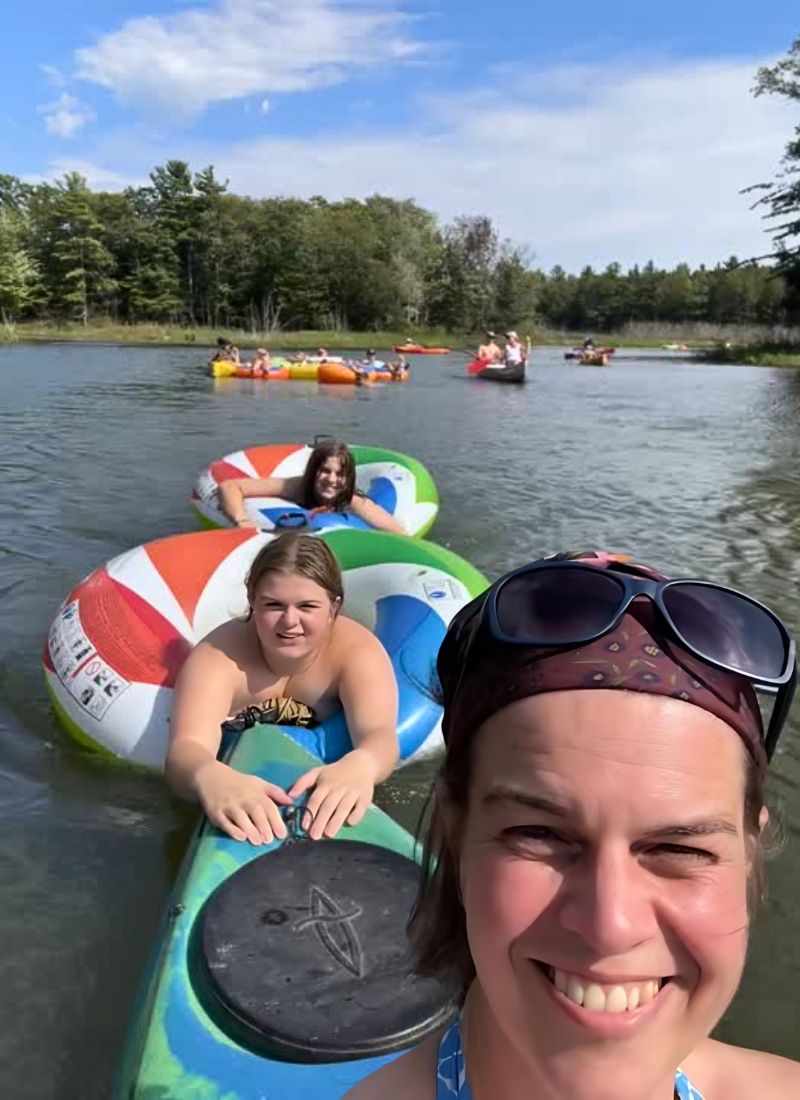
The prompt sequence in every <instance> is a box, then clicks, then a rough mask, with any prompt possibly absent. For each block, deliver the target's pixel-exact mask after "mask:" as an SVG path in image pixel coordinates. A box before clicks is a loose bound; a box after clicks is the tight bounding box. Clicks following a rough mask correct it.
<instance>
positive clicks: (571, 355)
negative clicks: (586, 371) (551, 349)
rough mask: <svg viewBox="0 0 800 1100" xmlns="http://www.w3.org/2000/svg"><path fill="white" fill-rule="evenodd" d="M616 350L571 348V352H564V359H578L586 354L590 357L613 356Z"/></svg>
mask: <svg viewBox="0 0 800 1100" xmlns="http://www.w3.org/2000/svg"><path fill="white" fill-rule="evenodd" d="M616 350H617V349H616V348H573V349H572V351H565V352H564V358H565V359H580V357H581V356H582V355H584V354H585V353H586V352H588V353H589V354H591V355H613V354H614V352H615V351H616Z"/></svg>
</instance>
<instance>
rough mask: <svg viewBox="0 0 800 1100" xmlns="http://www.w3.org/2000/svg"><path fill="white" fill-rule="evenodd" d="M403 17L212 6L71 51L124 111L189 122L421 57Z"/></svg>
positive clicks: (388, 10)
mask: <svg viewBox="0 0 800 1100" xmlns="http://www.w3.org/2000/svg"><path fill="white" fill-rule="evenodd" d="M408 24H409V17H408V16H406V15H404V14H403V13H402V12H400V11H397V10H395V9H393V8H392V7H391V6H390V5H389V4H388V3H383V2H381V0H372V2H369V0H356V2H352V3H347V4H342V3H335V2H334V0H288V2H287V0H217V2H216V3H213V4H211V5H210V6H208V7H193V8H191V9H189V10H187V11H182V12H179V13H177V14H174V15H169V16H164V17H161V18H159V17H156V16H148V17H145V18H140V19H131V20H129V21H128V22H127V23H124V24H123V25H122V27H120V29H119V30H116V31H113V32H111V33H110V34H106V35H104V36H102V37H101V38H99V39H98V41H97V42H96V43H95V44H94V45H92V46H88V47H85V48H83V49H80V50H78V51H77V53H76V58H77V62H78V76H80V77H82V78H83V79H84V80H88V81H92V82H93V83H95V84H99V85H101V86H103V87H105V88H109V89H111V90H112V91H113V92H115V94H116V95H117V96H118V97H119V99H120V100H122V101H123V102H125V103H127V104H131V105H136V106H144V107H151V108H152V107H157V108H158V109H159V110H161V111H166V112H168V113H169V114H170V115H172V117H174V118H179V119H188V118H191V117H193V116H195V115H197V114H199V113H201V112H202V111H203V110H204V109H205V108H206V107H207V106H208V104H210V103H214V102H220V101H226V100H233V99H239V98H241V97H244V96H248V95H257V94H260V93H264V92H271V93H285V92H298V91H307V90H309V89H312V88H319V87H324V86H326V85H328V84H332V83H336V82H338V81H341V80H343V79H345V77H346V76H347V73H348V71H349V70H352V69H354V68H358V69H364V68H369V67H372V66H375V65H380V64H382V63H386V62H387V61H391V60H402V59H407V58H411V57H413V56H416V55H418V54H419V53H420V52H421V50H422V46H421V44H420V43H418V42H415V41H413V40H412V39H410V38H409V37H407V36H406V33H405V32H406V28H407V26H408Z"/></svg>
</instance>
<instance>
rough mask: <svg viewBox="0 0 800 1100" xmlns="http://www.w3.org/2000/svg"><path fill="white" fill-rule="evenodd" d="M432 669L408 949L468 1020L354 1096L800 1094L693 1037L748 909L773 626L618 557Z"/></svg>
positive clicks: (485, 623) (538, 578)
mask: <svg viewBox="0 0 800 1100" xmlns="http://www.w3.org/2000/svg"><path fill="white" fill-rule="evenodd" d="M438 671H439V678H440V681H441V686H442V692H443V700H444V723H443V732H444V737H445V742H446V749H447V751H446V757H445V759H444V763H443V764H442V767H441V770H440V773H439V776H438V779H437V782H436V785H435V790H434V794H433V805H432V815H431V819H430V822H429V827H428V834H427V838H426V852H425V860H424V868H423V883H422V886H421V891H420V896H419V899H418V903H417V907H416V910H415V913H414V915H413V918H412V922H411V935H412V941H413V944H414V948H415V953H416V963H417V968H418V970H419V971H420V972H422V973H427V974H439V975H447V976H449V977H450V978H451V979H452V981H453V982H454V983H455V986H456V989H457V990H459V991H460V994H461V1012H460V1014H459V1017H458V1019H457V1021H456V1022H455V1023H454V1024H453V1026H452V1027H450V1029H449V1030H448V1031H446V1032H445V1034H444V1035H441V1036H439V1037H437V1038H436V1039H435V1040H433V1041H430V1042H427V1043H424V1044H422V1045H420V1046H418V1047H416V1048H414V1049H413V1050H412V1051H410V1052H409V1053H407V1054H405V1055H404V1056H403V1057H401V1058H399V1059H397V1060H396V1061H395V1062H393V1063H391V1064H390V1065H388V1066H386V1067H383V1068H382V1069H381V1070H379V1071H378V1072H377V1073H376V1074H374V1075H372V1076H371V1077H369V1078H367V1079H365V1080H364V1081H363V1082H362V1083H361V1084H360V1085H358V1086H357V1087H356V1088H354V1089H353V1090H352V1091H351V1092H350V1093H349V1094H348V1095H349V1097H350V1100H373V1098H375V1100H401V1098H402V1100H409V1098H413V1100H417V1098H419V1100H445V1098H447V1100H673V1098H674V1097H678V1098H679V1100H699V1098H704V1100H754V1098H756V1097H763V1098H765V1100H766V1098H769V1100H790V1098H791V1100H796V1098H797V1097H798V1096H800V1065H798V1064H797V1063H795V1062H791V1061H789V1060H787V1059H784V1058H779V1057H776V1056H774V1055H770V1054H766V1053H760V1052H756V1051H749V1050H744V1049H741V1048H738V1047H734V1046H729V1045H727V1044H724V1043H719V1042H715V1041H713V1040H711V1039H710V1038H709V1035H710V1034H711V1032H712V1030H713V1029H714V1027H715V1026H716V1025H717V1023H718V1022H719V1020H720V1018H721V1017H722V1015H723V1013H724V1012H725V1010H726V1008H727V1007H728V1005H729V1004H730V1002H731V1000H732V999H733V996H734V994H735V992H736V989H737V986H738V985H739V981H740V979H741V975H742V969H743V967H744V962H745V955H746V951H747V941H748V933H749V926H750V922H751V920H752V918H753V916H754V912H755V910H756V909H757V907H758V904H759V900H760V899H761V897H762V896H763V886H764V883H763V869H762V858H763V856H762V848H763V835H764V830H765V829H766V828H767V826H768V817H769V815H768V813H767V809H766V806H765V801H764V787H765V781H766V776H767V767H768V760H769V758H770V757H771V755H772V753H773V751H774V749H775V744H776V742H777V739H778V736H779V734H780V731H781V727H782V726H783V724H784V722H785V720H786V716H787V712H788V708H789V704H790V701H791V697H792V692H793V689H794V680H795V675H796V662H795V650H794V643H793V641H792V639H791V638H790V636H789V634H788V632H787V630H786V628H785V627H784V625H783V624H782V623H781V622H780V620H779V619H778V618H777V617H776V616H775V615H774V614H773V613H772V612H771V611H769V610H768V609H767V608H765V607H764V606H763V605H761V604H759V603H757V602H756V601H755V600H752V599H750V598H749V597H747V596H744V595H742V594H740V593H737V592H735V591H733V590H732V589H729V588H726V587H724V586H721V585H715V584H711V583H709V582H704V581H702V582H698V581H683V580H674V581H667V580H665V578H663V577H662V576H661V575H660V574H659V573H657V572H656V571H655V570H653V569H651V568H650V567H648V566H643V565H636V564H631V563H627V562H624V561H622V560H619V559H615V558H614V557H613V556H610V555H604V554H592V555H586V556H584V557H583V558H581V559H579V560H576V559H575V558H570V557H566V558H561V559H558V560H552V559H550V560H544V561H539V562H534V563H532V564H531V565H528V566H525V567H524V568H522V569H519V570H516V571H515V572H513V573H510V574H508V575H507V576H505V577H503V578H501V579H500V580H499V581H497V582H496V583H495V584H494V585H492V587H491V588H490V589H489V590H488V592H487V593H485V594H484V595H483V596H481V597H480V598H479V599H477V600H475V601H473V603H472V604H470V605H468V606H467V607H466V608H464V609H463V610H462V611H461V612H460V613H459V614H458V615H457V616H456V619H455V620H454V622H453V624H452V625H451V627H450V629H449V631H448V634H447V636H446V638H445V641H444V643H443V644H442V647H441V650H440V653H439V658H438ZM757 690H761V691H766V692H768V693H770V694H773V695H774V696H775V699H774V705H773V707H772V714H771V717H770V721H769V724H768V727H767V730H766V733H765V732H764V729H763V725H762V717H761V713H760V708H759V704H758V700H757V697H756V691H757Z"/></svg>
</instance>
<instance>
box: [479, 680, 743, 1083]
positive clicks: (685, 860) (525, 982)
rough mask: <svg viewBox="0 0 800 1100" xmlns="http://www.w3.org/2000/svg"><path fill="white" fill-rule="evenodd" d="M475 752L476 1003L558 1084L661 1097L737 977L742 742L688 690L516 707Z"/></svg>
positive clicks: (577, 694) (546, 698) (596, 695)
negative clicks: (681, 696) (685, 695)
mask: <svg viewBox="0 0 800 1100" xmlns="http://www.w3.org/2000/svg"><path fill="white" fill-rule="evenodd" d="M473 751H474V758H473V771H472V780H471V786H470V794H469V806H468V810H467V813H466V820H465V821H464V823H463V833H462V839H461V848H460V874H461V891H462V896H463V904H464V909H465V912H466V917H467V930H468V937H469V943H470V950H471V953H472V957H473V959H474V962H475V967H476V971H477V975H478V985H477V986H476V991H477V996H478V998H479V999H482V1001H483V1003H484V1005H488V1007H489V1010H490V1017H491V1018H493V1019H494V1020H495V1021H496V1023H497V1026H498V1027H499V1030H500V1031H501V1032H502V1033H503V1034H504V1035H505V1036H506V1037H507V1039H508V1040H510V1042H511V1043H512V1045H513V1046H514V1047H515V1048H516V1050H517V1051H518V1052H520V1055H521V1056H522V1057H523V1058H524V1059H525V1060H526V1061H528V1062H530V1063H532V1064H533V1065H535V1066H536V1067H537V1071H538V1073H539V1074H543V1075H544V1078H545V1079H547V1080H548V1081H549V1082H551V1084H552V1092H553V1095H559V1096H569V1097H572V1098H574V1100H581V1098H583V1097H587V1098H588V1097H591V1098H593V1100H596V1098H598V1097H601V1096H605V1095H609V1096H611V1095H613V1096H623V1095H624V1096H648V1097H649V1096H651V1095H652V1094H653V1092H654V1091H656V1090H657V1089H658V1088H659V1087H661V1085H660V1082H664V1083H665V1082H666V1080H667V1078H669V1077H670V1076H671V1075H672V1074H674V1072H675V1070H676V1068H677V1067H678V1066H679V1064H680V1062H681V1060H682V1059H683V1058H685V1057H686V1056H687V1054H688V1053H689V1052H690V1051H691V1050H692V1049H693V1048H694V1046H695V1045H696V1044H697V1042H698V1041H699V1040H700V1039H702V1038H704V1037H705V1036H707V1035H708V1034H709V1032H710V1031H711V1029H712V1028H713V1026H714V1025H715V1024H716V1022H717V1021H718V1020H719V1018H720V1016H721V1015H722V1013H723V1011H724V1009H725V1007H726V1006H727V1005H728V1003H729V1002H730V1000H731V998H732V997H733V994H734V992H735V990H736V987H737V985H738V983H739V979H740V977H741V972H742V967H743V964H744V958H745V949H746V940H747V905H746V886H747V871H748V859H747V856H748V851H749V841H748V838H747V837H746V834H745V831H744V821H743V814H744V781H745V767H744V755H743V750H742V747H741V743H740V741H739V739H738V738H737V737H736V735H735V734H734V733H733V732H732V731H731V730H730V728H729V727H728V726H727V725H725V723H723V722H722V721H721V720H720V719H718V718H716V717H714V716H713V715H711V714H708V713H707V712H705V711H703V710H700V709H699V708H698V707H695V706H692V705H689V704H687V703H683V702H680V701H678V700H674V699H669V698H664V697H660V696H654V695H646V694H637V693H632V692H626V691H612V690H608V691H606V690H592V691H563V692H557V693H551V694H544V695H538V696H535V697H532V698H529V699H523V700H520V701H518V702H515V703H513V704H511V705H510V706H508V707H505V708H504V709H503V710H501V711H499V712H498V713H497V714H495V715H493V716H492V718H490V719H489V720H488V721H487V722H485V723H484V724H483V726H482V727H481V729H480V731H479V734H478V736H477V738H476V743H475V747H474V750H473ZM606 1086H607V1090H606Z"/></svg>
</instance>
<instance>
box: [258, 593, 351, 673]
mask: <svg viewBox="0 0 800 1100" xmlns="http://www.w3.org/2000/svg"><path fill="white" fill-rule="evenodd" d="M337 608H338V602H336V603H335V602H334V601H332V600H331V597H330V595H329V594H328V593H327V592H326V591H325V589H324V588H322V586H321V585H319V584H317V583H316V581H312V580H311V579H310V578H309V577H304V576H300V575H299V574H296V573H265V574H264V576H263V577H262V578H261V580H260V581H259V584H258V587H257V589H256V592H255V598H254V600H253V621H254V623H255V627H256V632H257V634H258V637H259V641H260V642H261V645H262V647H263V649H264V652H265V654H266V655H267V657H268V658H269V657H273V658H275V657H277V658H279V659H284V660H285V659H287V658H288V659H290V660H295V659H296V660H303V659H304V658H307V657H309V656H310V655H312V654H313V653H315V652H316V651H317V650H318V649H319V647H320V645H321V643H322V642H324V641H325V639H326V638H327V636H328V634H329V633H330V630H331V627H332V624H333V620H334V618H335V615H336V610H337Z"/></svg>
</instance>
